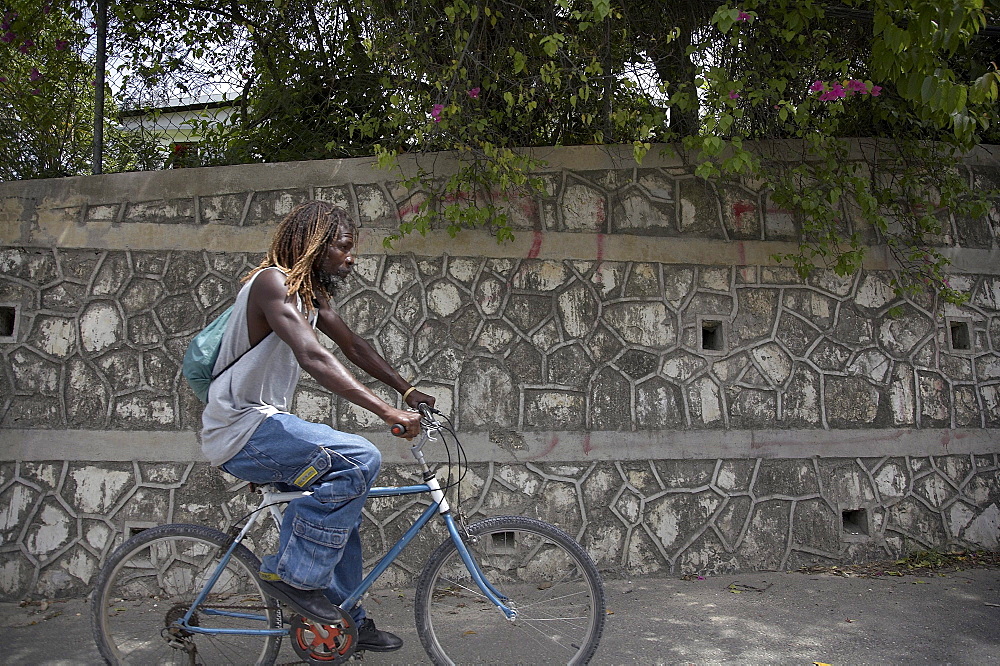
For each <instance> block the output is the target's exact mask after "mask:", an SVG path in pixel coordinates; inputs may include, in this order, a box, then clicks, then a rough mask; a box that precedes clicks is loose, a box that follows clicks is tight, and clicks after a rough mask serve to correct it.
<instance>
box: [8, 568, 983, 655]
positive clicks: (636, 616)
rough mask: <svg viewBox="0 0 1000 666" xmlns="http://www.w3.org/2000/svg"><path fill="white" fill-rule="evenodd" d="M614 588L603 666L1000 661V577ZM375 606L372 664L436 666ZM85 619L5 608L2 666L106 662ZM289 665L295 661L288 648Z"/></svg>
mask: <svg viewBox="0 0 1000 666" xmlns="http://www.w3.org/2000/svg"><path fill="white" fill-rule="evenodd" d="M606 585H607V592H608V599H607V606H608V613H609V615H608V622H607V626H606V629H605V633H604V638H603V640H602V641H601V647H600V648H599V649H598V652H597V655H596V656H595V659H594V662H593V663H595V664H643V665H644V666H645V665H647V664H737V663H738V664H768V663H773V664H805V665H806V666H809V665H811V664H813V663H814V662H819V663H823V664H834V665H837V664H914V663H916V664H924V663H926V664H976V665H981V664H990V663H993V664H996V663H1000V570H998V569H971V570H965V571H958V572H953V573H947V574H929V575H925V576H902V577H881V578H844V577H841V576H832V575H827V574H807V573H799V572H792V573H749V574H740V575H729V576H716V577H709V578H705V579H703V580H680V579H677V578H643V579H639V578H636V579H634V580H610V581H607V583H606ZM366 605H367V607H368V609H369V613H370V614H371V615H372V617H374V618H376V620H377V621H378V622H379V625H380V626H382V627H385V628H390V629H392V630H394V631H397V633H399V634H400V635H401V636H402V637H403V639H404V640H405V641H406V645H405V646H404V647H403V649H402V650H400V651H399V652H394V653H391V654H387V655H375V654H370V655H368V656H367V657H366V658H365V660H364V662H363V663H367V664H371V665H373V666H382V665H390V664H392V665H397V664H426V663H428V662H427V657H426V655H425V654H424V652H423V649H422V648H421V646H420V642H419V640H418V639H417V636H416V632H415V630H414V629H413V601H412V591H410V590H391V591H384V592H381V593H378V594H376V595H374V597H373V598H371V599H369V601H368V602H367V603H366ZM87 612H88V606H87V604H86V602H84V601H82V600H72V601H60V602H53V603H51V604H49V605H48V607H46V608H44V610H43V608H42V607H41V606H39V605H36V604H33V605H28V606H25V607H21V606H19V605H18V604H13V603H8V604H0V626H2V627H3V636H2V638H0V662H2V663H3V664H32V665H36V664H46V665H55V664H98V663H100V658H99V656H98V654H97V650H96V648H95V647H94V643H93V639H92V638H91V636H90V627H89V620H88V617H87ZM474 656H475V655H469V657H470V661H472V658H473V657H474ZM480 656H481V655H480ZM281 660H282V661H283V662H284V663H292V662H295V661H296V656H295V653H294V652H292V650H291V648H290V647H288V646H287V641H286V644H285V645H283V646H282V653H281Z"/></svg>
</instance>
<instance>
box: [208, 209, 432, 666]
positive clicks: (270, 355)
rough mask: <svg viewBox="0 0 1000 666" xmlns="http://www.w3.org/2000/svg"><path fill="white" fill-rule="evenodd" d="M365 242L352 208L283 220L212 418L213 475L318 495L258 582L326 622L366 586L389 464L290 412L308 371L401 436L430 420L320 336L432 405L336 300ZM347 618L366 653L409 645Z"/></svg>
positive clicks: (231, 341) (287, 529)
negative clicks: (376, 386) (370, 499)
mask: <svg viewBox="0 0 1000 666" xmlns="http://www.w3.org/2000/svg"><path fill="white" fill-rule="evenodd" d="M356 232H357V225H356V224H355V223H354V221H353V220H351V218H350V217H349V215H348V214H347V212H346V211H345V210H344V209H342V208H339V207H336V206H333V205H332V204H329V203H326V202H321V201H309V202H307V203H304V204H302V205H300V206H297V207H296V208H295V209H294V210H292V211H291V212H290V213H289V214H288V215H287V216H286V217H285V218H284V219H283V220H282V221H281V223H280V224H279V225H278V228H277V230H276V231H275V234H274V237H273V239H272V242H271V247H270V250H269V251H268V253H267V255H266V257H265V258H264V260H263V261H262V262H261V263H260V265H259V266H257V267H256V268H255V269H253V270H252V271H250V273H248V274H247V275H246V276H245V277H244V278H243V282H244V285H243V287H242V289H241V290H240V292H239V294H238V295H237V297H236V303H235V306H234V308H233V313H232V316H231V317H230V319H229V322H228V325H227V329H226V332H225V335H224V336H223V339H222V344H221V348H220V351H219V358H218V360H217V361H216V364H215V368H217V369H219V368H226V370H225V371H224V372H222V374H221V375H220V376H219V377H217V378H216V379H214V380H213V381H212V385H211V387H210V389H209V393H208V404H207V405H206V407H205V411H204V413H203V415H202V450H203V452H204V453H205V455H206V457H207V458H208V460H209V461H210V462H211V463H212V464H213V465H216V466H219V467H221V468H222V469H223V470H225V471H226V472H228V473H230V474H232V475H234V476H236V477H239V478H241V479H245V480H247V481H251V482H254V483H276V484H278V485H279V487H283V488H284V489H286V490H310V491H312V493H313V494H312V495H311V496H309V497H304V498H301V499H296V500H294V501H293V502H291V503H290V504H289V506H288V508H287V509H286V511H285V514H284V518H283V520H282V525H281V533H280V537H279V544H278V552H277V553H275V554H272V555H268V556H267V557H265V558H264V560H263V562H262V564H261V572H260V576H261V580H262V587H263V588H264V591H265V592H266V593H268V594H269V595H270V596H273V597H275V598H277V599H280V600H281V601H284V602H285V603H287V604H288V605H289V606H291V607H292V608H293V609H294V610H296V611H297V612H299V613H301V614H302V615H304V616H305V617H308V618H310V619H312V620H314V621H319V622H322V623H326V624H331V623H334V622H337V621H338V620H339V619H340V612H339V610H338V608H336V607H335V606H334V604H340V603H341V602H342V601H343V599H345V598H346V597H347V595H348V594H349V593H350V592H351V591H352V590H354V589H355V588H356V587H357V586H358V584H359V583H360V582H361V577H362V554H361V540H360V534H359V528H360V525H361V509H362V507H363V506H364V503H365V498H366V497H367V495H368V491H369V489H370V488H371V487H372V484H373V482H374V480H375V477H376V475H377V474H378V471H379V467H380V465H381V454H380V453H379V451H378V449H377V448H376V447H375V446H374V445H373V444H372V443H371V442H369V441H368V440H366V439H365V438H363V437H360V436H358V435H354V434H349V433H344V432H340V431H337V430H334V429H333V428H331V427H329V426H327V425H324V424H319V423H310V422H308V421H305V420H303V419H300V418H298V417H296V416H294V415H292V414H290V413H289V409H290V408H291V403H292V396H293V393H294V391H295V386H296V384H297V383H298V380H299V376H300V374H301V371H302V370H305V371H306V372H308V373H309V374H310V375H311V376H312V377H313V378H315V379H316V381H317V382H319V384H320V385H322V386H323V387H324V388H327V389H329V390H330V391H333V392H334V393H336V394H337V395H339V396H341V397H342V398H345V399H346V400H349V401H351V402H352V403H354V404H356V405H359V406H361V407H363V408H365V409H367V410H369V411H370V412H372V413H374V414H375V415H377V416H378V417H379V418H381V419H382V420H383V421H385V423H386V424H387V425H389V426H390V427H391V426H393V425H395V424H399V425H401V426H403V428H404V429H403V430H402V431H398V436H400V437H404V438H406V439H411V438H413V437H414V436H416V435H417V434H419V432H420V417H419V414H417V413H416V412H412V411H407V410H403V409H397V408H396V407H394V406H392V405H390V404H388V403H386V402H385V401H383V400H382V399H381V398H379V397H378V396H376V395H375V394H374V393H373V392H372V391H371V390H370V389H368V387H366V386H365V385H363V384H362V383H361V382H359V381H358V379H357V378H356V377H355V376H354V375H353V374H352V373H351V372H350V371H349V370H348V369H347V368H346V367H344V365H343V364H342V363H341V362H340V361H339V360H338V359H337V358H336V357H335V356H334V355H333V354H332V353H331V352H330V351H329V350H328V349H326V348H325V347H324V346H323V345H322V344H321V343H320V341H319V339H318V337H317V335H316V329H319V331H321V332H322V333H324V334H325V335H327V336H328V337H329V338H330V339H332V340H333V341H334V342H335V343H336V344H337V345H338V346H339V347H340V349H341V350H342V351H343V352H344V355H345V356H346V357H347V358H348V359H350V360H351V362H352V363H354V364H355V365H357V366H358V367H359V368H361V369H362V370H364V371H365V372H367V373H368V374H369V375H371V376H372V377H374V378H375V379H378V380H380V381H381V382H383V383H385V384H386V385H387V386H389V387H391V388H393V389H395V390H396V391H398V392H399V393H400V394H401V395H402V398H403V402H404V403H405V404H406V405H409V406H411V407H416V405H418V404H419V403H422V402H425V403H428V404H429V405H432V406H433V405H434V398H433V397H431V396H429V395H427V394H425V393H422V392H420V391H417V390H416V389H415V388H414V387H413V386H411V385H410V384H409V383H408V382H407V381H406V380H405V379H403V377H402V376H400V374H399V372H397V371H396V370H395V369H394V368H393V367H392V366H390V365H389V363H388V362H387V361H386V360H385V359H384V358H382V356H381V355H379V353H378V352H377V351H376V350H375V349H374V348H373V347H372V346H371V345H370V344H369V343H368V342H366V341H365V340H363V339H362V338H361V337H359V336H358V335H357V334H356V333H355V332H354V331H353V330H351V328H350V327H349V326H348V325H347V324H346V323H345V322H344V320H343V319H341V317H340V315H338V314H337V312H336V310H334V308H333V306H332V304H331V302H330V301H331V299H332V297H333V296H334V294H335V292H336V290H337V288H338V286H339V285H340V284H341V283H342V282H343V280H344V279H345V278H346V277H347V276H348V275H349V274H350V272H351V269H352V267H353V265H354V254H353V252H354V248H355V242H356ZM234 361H237V362H235V363H234ZM231 364H232V365H231ZM344 610H346V611H348V612H350V613H351V615H352V617H353V618H354V620H355V622H356V623H357V626H358V649H359V650H372V651H381V652H386V651H390V650H396V649H399V648H400V647H402V645H403V641H402V640H401V639H400V638H399V637H398V636H395V635H394V634H391V633H389V632H386V631H380V630H378V629H377V628H376V627H375V623H374V622H373V621H372V620H371V618H368V617H366V614H365V610H364V608H362V607H360V606H357V607H355V608H351V609H344Z"/></svg>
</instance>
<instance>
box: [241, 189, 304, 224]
mask: <svg viewBox="0 0 1000 666" xmlns="http://www.w3.org/2000/svg"><path fill="white" fill-rule="evenodd" d="M308 198H309V193H308V192H307V191H306V190H304V189H289V190H271V191H266V192H254V193H252V194H251V195H250V207H249V209H248V210H247V214H246V217H245V218H244V219H243V226H248V227H249V226H254V225H259V224H266V225H277V223H278V222H280V221H281V220H283V219H284V218H285V217H286V216H287V215H288V214H289V213H290V212H292V209H293V208H295V207H296V206H298V205H299V204H301V203H305V202H306V200H308Z"/></svg>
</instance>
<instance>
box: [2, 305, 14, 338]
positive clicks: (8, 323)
mask: <svg viewBox="0 0 1000 666" xmlns="http://www.w3.org/2000/svg"><path fill="white" fill-rule="evenodd" d="M16 323H17V309H16V308H14V307H13V306H11V305H0V338H12V337H14V331H15V330H16V328H15V325H16Z"/></svg>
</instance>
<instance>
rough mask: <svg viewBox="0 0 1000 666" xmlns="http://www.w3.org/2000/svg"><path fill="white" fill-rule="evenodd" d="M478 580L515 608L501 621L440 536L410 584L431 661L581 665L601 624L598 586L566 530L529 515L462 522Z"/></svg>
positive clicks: (601, 590) (597, 638)
mask: <svg viewBox="0 0 1000 666" xmlns="http://www.w3.org/2000/svg"><path fill="white" fill-rule="evenodd" d="M469 533H470V535H471V537H472V538H470V539H467V540H466V546H467V547H468V549H469V552H470V553H471V555H472V557H473V559H475V560H476V562H478V564H479V567H480V569H481V571H482V573H483V577H484V578H485V579H486V580H487V581H488V582H489V584H490V585H492V586H493V587H494V588H495V589H496V590H497V591H499V592H500V594H501V595H503V596H504V597H506V600H505V603H506V604H507V606H508V607H510V608H513V609H514V610H516V611H517V616H516V617H515V618H514V619H513V620H508V619H507V618H506V617H505V616H504V614H503V613H501V612H500V610H499V609H498V608H497V607H496V606H495V605H493V603H491V602H490V601H489V599H488V598H487V597H486V596H485V595H484V594H483V593H482V591H481V590H480V589H479V586H478V585H476V583H475V581H474V580H473V579H472V576H471V575H470V573H469V570H468V569H467V568H466V566H465V564H464V563H463V562H462V558H461V556H460V555H459V553H458V549H457V548H456V547H455V544H454V543H453V542H452V541H451V540H448V541H445V542H444V543H443V544H441V545H440V546H439V547H438V548H437V550H435V551H434V553H433V554H432V555H431V557H430V559H429V560H428V562H427V566H426V567H425V568H424V571H423V573H422V574H421V576H420V580H419V582H418V583H417V597H416V603H415V607H414V612H415V615H416V621H417V630H418V633H419V635H420V642H421V643H423V645H424V649H425V650H427V654H428V655H430V658H431V660H432V661H433V662H434V663H435V664H490V663H495V664H585V663H587V662H588V661H589V660H590V658H591V657H592V656H593V655H594V651H595V650H596V649H597V643H598V641H600V638H601V632H602V631H603V629H604V613H605V611H604V587H603V585H602V583H601V578H600V575H599V574H598V572H597V568H596V567H595V566H594V563H593V561H592V560H591V559H590V556H588V555H587V553H586V551H584V550H583V548H582V547H580V545H579V544H578V543H577V542H576V541H574V540H573V538H572V537H570V536H569V535H568V534H566V533H565V532H563V531H562V530H560V529H559V528H557V527H554V526H553V525H549V524H548V523H544V522H542V521H540V520H534V519H533V518H523V517H520V516H498V517H496V518H487V519H486V520H483V521H480V522H478V523H475V524H474V525H471V526H470V527H469Z"/></svg>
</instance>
